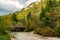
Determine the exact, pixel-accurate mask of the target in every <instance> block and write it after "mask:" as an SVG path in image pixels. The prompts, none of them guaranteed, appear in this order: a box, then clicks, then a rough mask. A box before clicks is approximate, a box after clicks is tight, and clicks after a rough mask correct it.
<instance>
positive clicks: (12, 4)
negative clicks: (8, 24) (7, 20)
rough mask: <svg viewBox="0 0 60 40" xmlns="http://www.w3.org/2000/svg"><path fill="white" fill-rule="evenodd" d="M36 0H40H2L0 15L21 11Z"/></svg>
mask: <svg viewBox="0 0 60 40" xmlns="http://www.w3.org/2000/svg"><path fill="white" fill-rule="evenodd" d="M35 1H39V0H0V15H5V14H8V13H11V12H15V11H19V10H21V9H22V8H25V7H27V6H28V5H29V4H31V3H32V2H35Z"/></svg>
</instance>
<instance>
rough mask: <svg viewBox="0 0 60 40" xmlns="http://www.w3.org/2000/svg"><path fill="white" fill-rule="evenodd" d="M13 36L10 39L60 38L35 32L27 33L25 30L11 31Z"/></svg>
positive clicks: (58, 39)
mask: <svg viewBox="0 0 60 40" xmlns="http://www.w3.org/2000/svg"><path fill="white" fill-rule="evenodd" d="M12 35H13V36H14V37H12V38H11V40H60V38H57V37H42V36H40V35H37V34H33V33H30V32H29V33H27V32H13V33H12Z"/></svg>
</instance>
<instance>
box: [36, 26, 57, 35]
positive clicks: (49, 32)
mask: <svg viewBox="0 0 60 40" xmlns="http://www.w3.org/2000/svg"><path fill="white" fill-rule="evenodd" d="M35 33H37V34H40V35H42V36H57V33H56V31H55V30H54V29H52V28H50V27H49V26H47V27H44V28H36V29H35Z"/></svg>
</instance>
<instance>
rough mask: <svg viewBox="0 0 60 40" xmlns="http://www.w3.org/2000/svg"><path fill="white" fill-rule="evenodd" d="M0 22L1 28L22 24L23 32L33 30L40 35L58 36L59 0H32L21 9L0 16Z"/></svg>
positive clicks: (59, 22) (10, 27)
mask: <svg viewBox="0 0 60 40" xmlns="http://www.w3.org/2000/svg"><path fill="white" fill-rule="evenodd" d="M0 22H1V23H0V28H1V30H3V29H4V30H8V29H9V30H11V29H13V27H15V26H17V27H21V26H24V28H25V29H24V31H25V32H30V31H34V33H36V34H39V35H42V36H50V37H60V0H41V1H40V2H33V3H32V4H30V5H29V6H28V7H26V8H24V9H22V10H21V11H17V12H15V13H12V14H9V15H4V16H0ZM2 25H4V26H2ZM1 26H2V27H3V28H2V27H1ZM5 26H6V27H5Z"/></svg>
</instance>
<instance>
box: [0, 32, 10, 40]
mask: <svg viewBox="0 0 60 40" xmlns="http://www.w3.org/2000/svg"><path fill="white" fill-rule="evenodd" d="M0 40H11V39H10V37H9V35H7V34H4V33H0Z"/></svg>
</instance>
